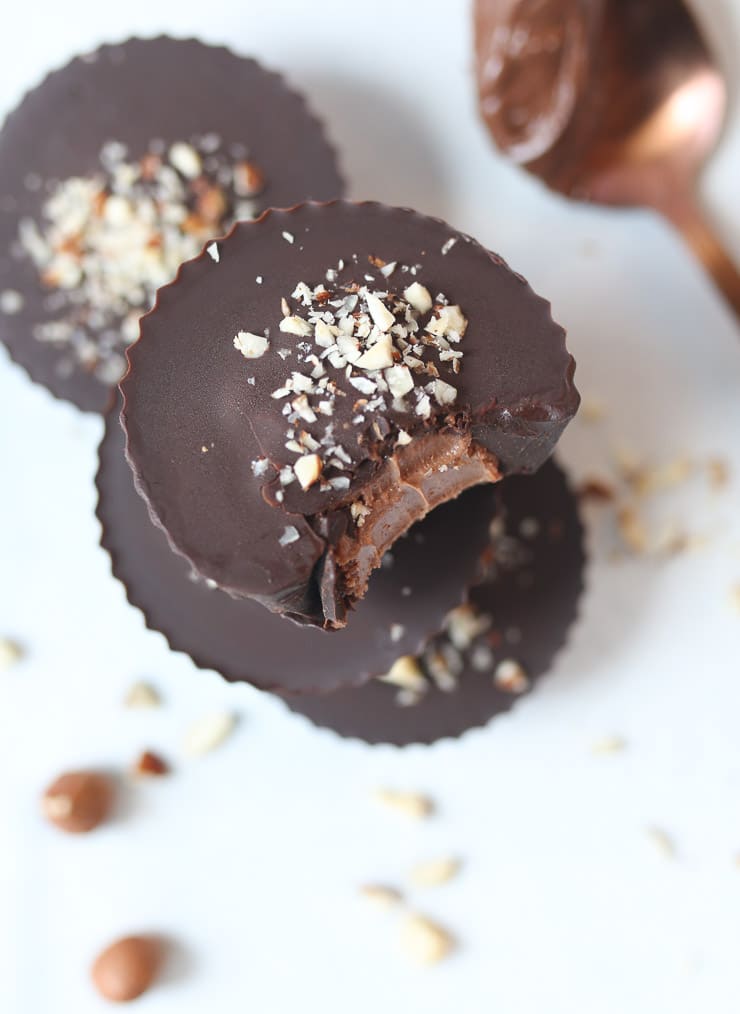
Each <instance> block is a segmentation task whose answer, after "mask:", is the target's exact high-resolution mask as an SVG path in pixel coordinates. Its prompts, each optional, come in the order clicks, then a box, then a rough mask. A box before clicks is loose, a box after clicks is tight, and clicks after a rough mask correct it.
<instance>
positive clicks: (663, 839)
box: [647, 827, 676, 859]
mask: <svg viewBox="0 0 740 1014" xmlns="http://www.w3.org/2000/svg"><path fill="white" fill-rule="evenodd" d="M647 835H648V838H649V839H650V841H651V842H652V843H653V845H654V846H655V848H656V849H657V851H658V852H659V853H660V854H661V855H662V856H663V858H664V859H675V858H676V845H675V843H674V841H673V839H672V838H671V836H670V835H669V834H668V833H667V832H666V831H663V830H662V829H661V828H659V827H649V828H648V829H647Z"/></svg>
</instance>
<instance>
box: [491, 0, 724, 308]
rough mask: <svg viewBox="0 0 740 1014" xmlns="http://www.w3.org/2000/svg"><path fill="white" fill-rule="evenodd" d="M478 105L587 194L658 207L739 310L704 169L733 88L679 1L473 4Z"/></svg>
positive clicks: (554, 181)
mask: <svg viewBox="0 0 740 1014" xmlns="http://www.w3.org/2000/svg"><path fill="white" fill-rule="evenodd" d="M475 42H476V59H477V73H478V91H479V97H480V105H481V112H482V114H483V117H484V119H485V120H486V122H487V124H488V126H489V129H490V131H491V133H492V134H493V137H494V140H495V141H496V142H497V144H498V146H499V147H500V148H501V149H502V150H503V151H504V152H506V153H507V154H508V155H509V157H511V158H513V159H514V160H515V161H517V162H519V163H520V164H521V165H524V166H525V167H526V168H527V169H528V170H529V171H530V172H532V173H534V174H536V175H537V176H539V177H540V178H541V179H542V180H544V182H545V183H547V185H548V186H549V187H551V188H552V189H554V190H557V191H559V192H561V193H563V194H566V195H568V196H570V197H574V198H577V199H580V200H588V201H597V202H601V203H604V204H614V205H629V206H643V207H651V208H654V209H655V210H656V211H658V212H659V213H660V214H661V215H663V216H664V217H665V218H667V219H668V220H669V221H670V222H672V223H673V225H674V226H675V227H676V228H677V229H678V230H679V232H680V233H681V234H682V235H683V237H684V239H685V240H686V242H687V243H688V244H689V246H690V247H691V249H692V250H693V251H694V253H695V254H696V256H697V257H698V258H699V259H700V260H701V262H702V263H703V264H704V266H705V267H706V269H707V271H708V272H709V274H710V275H711V276H712V278H713V279H714V281H715V283H716V285H717V287H718V289H719V290H720V291H721V292H722V293H723V295H724V296H725V298H726V299H727V302H728V303H729V304H730V306H731V307H732V308H733V309H734V310H735V312H736V314H738V315H740V270H738V267H737V266H736V264H735V262H734V261H733V260H732V258H731V257H730V255H729V253H728V252H727V250H726V249H725V247H724V246H723V244H722V242H721V241H720V239H719V237H718V236H717V234H716V232H715V230H714V229H713V227H712V225H711V224H710V223H709V221H708V220H707V219H706V217H705V215H704V213H703V211H702V209H701V206H700V203H699V200H698V197H697V184H698V178H699V175H700V172H701V170H702V168H703V166H704V164H705V163H706V161H707V159H708V157H709V155H710V154H711V153H712V151H713V150H714V149H715V147H716V146H717V143H718V141H719V139H720V135H721V133H722V128H723V124H724V119H725V113H726V108H727V88H726V85H725V81H724V78H723V77H722V75H721V73H720V72H719V70H718V69H717V67H716V65H715V63H714V61H713V60H712V57H711V54H710V52H709V50H708V48H707V46H706V44H705V42H704V40H703V38H702V36H701V34H700V32H699V29H698V27H697V25H696V23H695V21H694V19H693V18H692V16H691V14H690V12H689V10H688V9H687V8H686V6H685V5H684V3H683V2H682V0H475Z"/></svg>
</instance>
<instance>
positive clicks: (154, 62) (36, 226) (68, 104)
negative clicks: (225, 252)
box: [0, 37, 344, 412]
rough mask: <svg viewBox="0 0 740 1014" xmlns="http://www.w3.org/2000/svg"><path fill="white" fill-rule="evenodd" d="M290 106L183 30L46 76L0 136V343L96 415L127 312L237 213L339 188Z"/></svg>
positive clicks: (289, 95)
mask: <svg viewBox="0 0 740 1014" xmlns="http://www.w3.org/2000/svg"><path fill="white" fill-rule="evenodd" d="M343 191H344V185H343V182H342V179H341V176H340V174H339V172H338V169H337V160H336V156H335V153H334V151H333V149H332V148H331V146H330V145H329V144H328V143H327V140H326V138H325V136H324V131H323V128H322V126H321V124H320V123H319V122H318V120H317V119H316V118H315V117H314V115H313V114H312V113H311V112H310V110H309V109H308V108H307V106H306V103H305V101H304V99H303V98H302V97H301V96H300V95H299V94H297V93H295V92H294V91H292V90H291V89H290V88H288V86H287V85H286V84H285V82H284V81H283V79H282V78H281V77H280V76H279V75H277V74H275V73H273V72H271V71H268V70H265V69H264V68H262V67H261V66H260V65H259V64H258V63H256V62H255V61H254V60H251V59H246V58H243V57H239V56H236V55H235V54H234V53H231V52H230V51H228V50H227V49H225V48H223V47H217V46H207V45H204V44H203V43H201V42H198V41H196V40H195V39H187V40H176V39H170V38H166V37H160V38H156V39H131V40H129V41H128V42H124V43H122V44H120V45H106V46H102V47H101V48H100V49H98V50H97V51H96V52H94V53H91V54H89V55H87V56H82V57H78V58H77V59H75V60H72V62H71V63H69V64H67V66H65V67H63V68H62V69H60V70H57V71H54V72H53V73H51V74H49V75H48V77H47V78H46V79H45V80H44V81H43V82H42V83H41V84H40V85H39V86H38V87H37V88H35V89H34V90H33V91H31V92H29V93H28V94H27V95H26V96H25V98H24V99H23V101H22V102H21V103H20V105H19V106H18V107H17V108H16V109H15V110H14V111H13V112H11V113H10V115H9V116H8V118H7V120H6V121H5V124H4V126H3V128H2V131H0V338H1V339H2V340H3V341H4V343H5V344H6V346H7V347H8V350H9V352H10V354H11V356H12V357H13V359H14V360H15V361H16V362H17V363H18V364H20V365H21V366H22V367H24V369H25V370H26V371H27V373H28V374H29V375H30V376H31V377H32V379H34V380H36V381H38V382H39V383H41V384H43V385H44V386H46V387H47V388H48V389H49V390H50V391H51V392H52V394H54V395H56V396H57V397H60V398H65V399H67V400H69V401H72V402H74V404H75V405H77V406H78V407H79V408H81V409H85V410H89V411H97V412H102V411H105V408H106V406H107V404H108V401H109V397H110V388H111V386H112V385H113V384H115V383H117V381H118V380H119V379H120V377H121V375H122V373H123V370H124V368H125V358H124V350H125V347H126V345H127V343H129V342H130V341H131V340H133V339H134V338H135V337H136V336H137V334H138V318H139V316H140V315H141V313H144V312H146V311H147V310H148V309H150V307H151V305H152V303H153V297H154V293H155V292H156V289H157V288H159V286H160V285H163V284H164V283H165V282H168V281H170V280H171V279H172V278H173V277H174V274H175V271H176V270H177V267H178V266H179V264H180V262H181V261H183V260H187V259H188V258H190V257H193V256H195V255H196V254H197V253H198V252H199V251H200V250H201V249H202V247H203V245H204V243H205V242H207V241H208V240H209V239H211V238H212V237H214V236H219V235H221V234H223V233H224V232H226V231H227V230H228V228H229V227H230V226H231V224H232V223H233V222H234V221H235V220H237V219H243V218H251V217H255V216H256V215H258V214H259V213H261V212H262V211H264V209H265V208H268V207H283V206H285V207H287V206H291V205H293V204H296V203H297V202H299V201H303V200H307V199H315V200H326V199H329V198H333V197H339V196H341V195H342V193H343Z"/></svg>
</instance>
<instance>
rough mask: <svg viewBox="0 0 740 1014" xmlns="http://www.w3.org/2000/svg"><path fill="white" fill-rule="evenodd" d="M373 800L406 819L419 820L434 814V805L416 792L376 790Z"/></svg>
mask: <svg viewBox="0 0 740 1014" xmlns="http://www.w3.org/2000/svg"><path fill="white" fill-rule="evenodd" d="M375 798H376V799H377V800H378V802H379V803H382V804H383V806H386V807H388V808H389V809H391V810H397V811H398V813H402V814H404V815H405V816H407V817H413V818H415V819H416V820H420V819H422V818H424V817H429V816H431V814H432V813H434V803H433V802H432V800H431V799H430V798H429V797H428V796H422V795H421V794H420V793H418V792H399V791H398V790H396V789H377V790H376V792H375Z"/></svg>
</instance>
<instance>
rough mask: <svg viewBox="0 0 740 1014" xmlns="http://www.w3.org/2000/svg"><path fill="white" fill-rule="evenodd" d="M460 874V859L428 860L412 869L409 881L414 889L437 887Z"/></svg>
mask: <svg viewBox="0 0 740 1014" xmlns="http://www.w3.org/2000/svg"><path fill="white" fill-rule="evenodd" d="M459 872H460V860H459V859H454V858H444V859H427V860H425V861H424V862H419V863H416V865H415V866H413V867H412V869H411V871H410V873H409V880H410V881H411V883H412V884H413V885H414V887H437V886H438V885H440V884H446V883H447V882H448V881H450V880H452V879H453V878H454V877H456V876H457V874H458V873H459Z"/></svg>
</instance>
